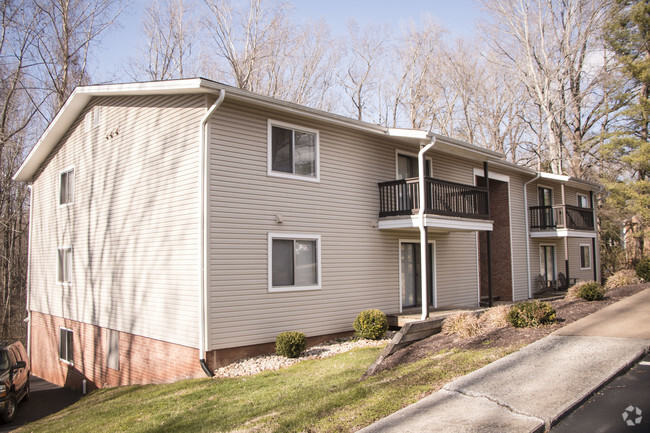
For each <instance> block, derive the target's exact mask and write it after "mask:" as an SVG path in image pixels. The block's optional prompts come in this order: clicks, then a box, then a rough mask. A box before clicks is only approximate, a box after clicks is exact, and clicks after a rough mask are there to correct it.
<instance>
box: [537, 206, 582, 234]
mask: <svg viewBox="0 0 650 433" xmlns="http://www.w3.org/2000/svg"><path fill="white" fill-rule="evenodd" d="M530 228H531V229H539V230H547V229H574V230H594V228H595V225H594V210H593V209H590V208H583V207H577V206H570V205H556V206H532V207H530Z"/></svg>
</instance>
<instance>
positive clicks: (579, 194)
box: [576, 192, 591, 209]
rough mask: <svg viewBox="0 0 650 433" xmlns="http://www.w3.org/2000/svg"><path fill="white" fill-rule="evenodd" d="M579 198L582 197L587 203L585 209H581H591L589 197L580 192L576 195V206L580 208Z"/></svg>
mask: <svg viewBox="0 0 650 433" xmlns="http://www.w3.org/2000/svg"><path fill="white" fill-rule="evenodd" d="M580 197H584V198H585V200H586V202H587V207H586V208H583V209H591V203H589V196H588V195H587V194H583V193H580V192H577V193H576V206H577V207H580Z"/></svg>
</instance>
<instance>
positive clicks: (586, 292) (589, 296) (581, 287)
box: [567, 281, 605, 301]
mask: <svg viewBox="0 0 650 433" xmlns="http://www.w3.org/2000/svg"><path fill="white" fill-rule="evenodd" d="M567 298H569V299H578V298H580V299H584V300H585V301H601V300H602V299H603V298H605V288H604V287H603V286H601V285H600V284H598V283H597V282H596V281H580V282H579V283H577V284H575V285H573V286H571V288H569V290H568V292H567Z"/></svg>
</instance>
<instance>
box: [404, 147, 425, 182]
mask: <svg viewBox="0 0 650 433" xmlns="http://www.w3.org/2000/svg"><path fill="white" fill-rule="evenodd" d="M419 173H420V170H419V168H418V157H417V156H415V155H405V154H401V153H398V154H397V179H409V178H413V177H418V176H419ZM424 175H425V176H430V175H431V160H430V159H429V158H426V159H425V162H424Z"/></svg>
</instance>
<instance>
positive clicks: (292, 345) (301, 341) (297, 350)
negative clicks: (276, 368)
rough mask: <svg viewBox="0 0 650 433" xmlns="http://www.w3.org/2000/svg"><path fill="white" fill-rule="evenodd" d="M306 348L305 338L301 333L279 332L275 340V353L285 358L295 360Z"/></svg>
mask: <svg viewBox="0 0 650 433" xmlns="http://www.w3.org/2000/svg"><path fill="white" fill-rule="evenodd" d="M306 348H307V336H305V334H304V333H302V332H291V331H290V332H281V333H279V334H278V336H277V337H276V338H275V352H276V353H277V354H278V355H282V356H285V357H287V358H297V357H299V356H300V354H301V353H302V352H303V351H304V350H305V349H306Z"/></svg>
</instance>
